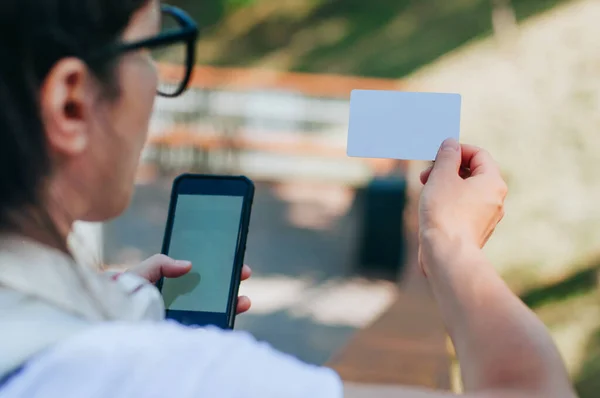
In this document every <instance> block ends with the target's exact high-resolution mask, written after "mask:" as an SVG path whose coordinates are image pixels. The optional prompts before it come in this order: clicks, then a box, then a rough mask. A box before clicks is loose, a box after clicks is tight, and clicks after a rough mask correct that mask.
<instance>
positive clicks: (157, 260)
mask: <svg viewBox="0 0 600 398" xmlns="http://www.w3.org/2000/svg"><path fill="white" fill-rule="evenodd" d="M191 269H192V263H190V262H189V261H185V260H175V259H172V258H171V257H169V256H166V255H164V254H156V255H154V256H152V257H150V258H148V259H146V260H144V261H142V262H141V263H140V264H138V265H136V266H134V267H132V268H130V269H129V270H128V272H132V273H134V274H136V275H138V276H140V277H142V278H144V279H147V280H148V281H149V282H150V283H156V282H158V280H159V279H160V278H162V277H166V278H178V277H180V276H183V275H185V274H187V273H188V272H190V270H191ZM251 275H252V269H251V268H250V267H249V266H248V265H245V264H244V267H243V268H242V278H241V280H242V281H245V280H247V279H248V278H250V276H251ZM251 305H252V303H251V301H250V299H249V298H248V297H246V296H240V297H238V301H237V313H238V314H242V313H244V312H246V311H248V310H249V309H250V306H251Z"/></svg>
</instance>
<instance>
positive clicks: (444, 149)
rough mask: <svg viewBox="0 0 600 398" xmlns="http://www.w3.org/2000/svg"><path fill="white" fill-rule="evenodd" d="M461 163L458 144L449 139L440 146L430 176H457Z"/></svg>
mask: <svg viewBox="0 0 600 398" xmlns="http://www.w3.org/2000/svg"><path fill="white" fill-rule="evenodd" d="M461 162H462V156H461V151H460V144H459V143H458V141H456V140H454V139H452V138H449V139H447V140H445V141H444V142H443V143H442V145H441V146H440V150H439V151H438V153H437V156H436V158H435V163H434V164H433V169H432V170H431V175H432V176H436V175H453V176H455V175H457V174H458V170H459V169H460V165H461Z"/></svg>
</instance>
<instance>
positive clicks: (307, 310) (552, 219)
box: [91, 0, 600, 397]
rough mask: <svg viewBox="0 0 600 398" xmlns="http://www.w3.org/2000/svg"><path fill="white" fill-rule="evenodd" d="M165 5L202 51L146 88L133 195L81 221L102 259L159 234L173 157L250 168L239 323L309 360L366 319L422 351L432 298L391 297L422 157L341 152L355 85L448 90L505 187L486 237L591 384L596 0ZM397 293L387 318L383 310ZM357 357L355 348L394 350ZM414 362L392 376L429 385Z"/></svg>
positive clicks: (599, 345)
mask: <svg viewBox="0 0 600 398" xmlns="http://www.w3.org/2000/svg"><path fill="white" fill-rule="evenodd" d="M171 4H173V5H177V6H180V7H182V8H184V9H186V10H187V11H188V12H189V13H191V14H192V15H193V16H194V18H195V19H196V20H198V21H199V22H200V24H201V37H200V40H199V42H198V46H197V51H198V56H197V58H198V67H197V69H196V70H195V73H194V77H193V79H192V86H191V89H190V90H189V91H188V92H187V93H186V94H185V95H184V96H182V97H181V98H179V99H175V100H166V99H165V100H163V99H159V100H158V102H157V105H156V113H155V117H154V119H153V121H152V127H151V131H150V138H149V141H148V145H147V147H146V149H145V151H144V156H143V162H142V165H141V167H140V170H139V176H138V177H139V178H138V188H137V192H136V195H135V198H134V200H133V203H132V206H131V208H130V209H129V210H128V211H127V213H126V214H124V215H123V216H122V217H121V218H119V219H118V220H116V221H114V222H112V223H110V224H107V225H103V226H100V229H92V230H91V231H92V233H97V232H100V233H99V234H98V235H96V237H97V238H98V240H96V242H98V243H99V245H98V247H99V248H101V249H100V250H101V252H102V253H101V254H102V257H103V259H104V261H105V262H106V263H108V264H134V263H136V262H138V261H141V260H143V259H144V258H146V257H147V256H150V255H152V254H154V253H156V252H158V251H159V250H160V246H161V241H162V234H163V228H164V222H165V220H166V215H167V205H168V199H169V191H170V185H171V182H172V178H173V177H174V176H175V175H177V173H179V172H182V171H196V172H203V173H216V174H245V175H247V176H249V177H251V178H252V179H253V180H254V181H255V182H256V184H257V193H256V199H255V202H254V210H253V215H252V222H251V232H250V235H249V241H248V249H247V254H246V260H247V262H248V263H250V264H251V265H252V266H253V269H254V271H255V273H254V275H253V277H252V279H251V280H250V281H248V282H246V283H244V284H243V286H242V293H244V294H247V295H249V296H251V297H252V299H253V308H252V310H251V311H250V313H248V314H246V315H243V316H240V317H238V320H237V327H238V328H239V329H243V330H248V331H250V332H252V333H253V334H254V335H255V336H256V337H257V338H259V339H261V340H266V341H268V342H269V343H271V344H272V345H274V346H275V347H277V348H279V349H282V350H284V351H286V352H289V353H291V354H294V355H296V356H298V357H300V358H301V359H303V360H305V361H308V362H311V363H317V364H324V363H329V362H330V361H332V360H333V359H332V358H338V357H340V355H341V356H342V359H340V360H339V361H342V362H343V361H344V359H343V358H344V357H343V353H344V350H346V349H348V348H347V347H348V346H349V345H351V344H352V343H353V342H354V341H355V339H356V338H355V337H353V336H357V333H358V335H360V333H361V331H362V333H365V331H368V330H369V328H373V327H375V326H376V325H379V326H377V327H378V328H379V329H378V330H380V332H378V333H383V334H379V335H377V336H376V337H373V339H374V340H376V341H377V342H378V343H376V345H377V347H379V349H380V351H379V352H384V351H385V352H395V353H397V355H402V353H403V352H404V351H402V350H405V351H407V350H408V351H410V350H411V347H413V348H414V350H413V351H411V352H417V351H415V350H417V348H418V347H417V346H419V344H421V343H422V341H421V340H419V343H416V341H417V340H416V339H417V337H415V335H416V334H420V335H423V336H428V335H429V334H428V332H427V333H421V332H419V333H417V332H414V330H416V329H414V330H412V329H410V328H411V327H416V326H414V325H416V324H417V317H424V318H426V317H435V316H437V315H436V313H435V311H431V310H430V309H427V310H423V311H420V310H419V311H405V312H402V310H401V309H402V308H408V307H409V306H408V305H406V304H404V306H402V303H403V302H404V303H406V301H403V300H408V299H407V298H406V297H408V296H410V297H413V298H414V297H421V296H419V294H423V295H424V296H423V297H428V296H427V294H426V293H420V291H421V290H423V289H426V284H425V283H423V281H422V280H420V276H419V275H418V272H415V260H414V259H415V245H414V239H413V238H414V232H415V230H414V229H415V223H414V203H415V198H417V197H418V190H419V184H418V182H417V180H416V178H415V176H416V175H418V172H419V171H420V169H421V167H422V166H423V164H416V163H408V164H407V163H404V162H397V161H387V160H377V161H376V160H367V159H355V158H348V157H346V155H345V143H346V134H347V122H348V105H349V102H348V101H349V95H350V91H351V90H352V89H356V88H373V89H392V90H411V91H438V92H439V91H441V92H458V93H461V94H462V96H463V111H462V127H461V131H462V132H461V134H462V140H463V141H464V142H469V143H473V144H477V145H482V146H484V147H485V148H487V149H489V150H490V151H491V152H492V153H493V155H494V156H495V157H496V159H497V160H498V162H499V163H500V165H501V167H502V169H503V172H504V176H505V178H506V180H507V182H508V185H509V188H510V196H509V199H508V202H507V215H506V218H505V220H504V221H503V222H502V224H501V226H500V227H499V228H498V230H497V232H496V235H495V237H494V239H493V240H492V241H491V242H490V244H489V247H488V248H487V251H488V254H489V256H490V258H491V259H492V260H493V262H494V264H495V265H496V266H497V267H498V269H499V270H500V272H502V274H503V276H504V277H505V278H506V280H507V281H508V282H509V284H510V286H511V287H512V288H513V289H514V290H515V291H516V292H517V293H518V294H520V295H521V297H522V298H523V299H524V300H525V301H526V303H527V304H528V305H530V306H531V307H532V308H533V309H534V310H535V311H536V312H537V313H538V315H539V316H541V318H542V319H543V320H544V321H545V322H546V324H547V325H548V326H549V327H550V329H551V331H552V333H553V336H554V338H555V339H556V342H557V343H558V345H559V347H560V349H561V352H562V354H563V356H564V358H565V360H566V362H567V365H568V368H569V371H570V373H571V375H572V377H573V381H574V382H575V384H576V386H577V388H578V389H579V391H580V393H581V396H582V397H595V396H597V391H598V390H599V389H600V297H599V296H598V294H597V289H598V281H599V280H600V279H599V278H598V267H600V43H599V42H598V38H599V37H600V23H599V21H600V2H598V1H596V0H572V1H567V0H563V1H560V0H512V1H511V0H371V1H364V0H254V1H252V0H246V1H243V0H238V1H233V0H229V1H224V0H221V1H216V0H205V1H199V0H179V1H176V0H171ZM164 57H165V59H164V65H163V66H162V67H169V66H170V67H173V65H172V64H173V62H174V61H173V59H174V57H173V56H172V55H171V56H169V55H168V54H166V55H165V56H164ZM415 295H417V296H415ZM427 299H428V300H429V298H427ZM423 300H425V298H424V299H423ZM416 302H419V300H416ZM395 306H396V307H395ZM394 308H396V310H394ZM398 308H400V309H398ZM390 311H395V312H394V313H393V317H394V319H395V322H388V323H385V322H384V323H381V322H380V323H378V319H379V318H380V316H384V317H385V314H386V313H387V314H388V316H389V314H390ZM422 321H423V320H419V322H422ZM423 322H424V321H423ZM424 324H427V325H428V323H424ZM411 325H413V326H411ZM431 327H434V326H431ZM435 327H437V328H439V329H440V333H442V334H443V329H441V328H440V327H439V325H438V326H435ZM385 328H388V329H394V330H392V331H391V332H389V333H388V334H385V333H387V332H386V331H385V330H386V329H385ZM407 328H408V329H407ZM405 329H406V330H409V331H407V332H406V333H404V332H403V330H405ZM382 330H383V331H382ZM410 330H412V331H410ZM392 332H394V333H396V334H394V333H392ZM403 333H404V334H403ZM411 333H412V334H411ZM383 336H386V337H383ZM390 336H396V337H393V338H392V337H390ZM402 336H404V340H402V338H403V337H402ZM407 336H408V337H407ZM419 338H421V337H419ZM373 344H375V343H373ZM419 347H420V346H419ZM443 347H446V346H445V344H443ZM444 349H445V348H444ZM408 351H407V352H408ZM450 351H451V350H446V352H447V353H448V352H450ZM419 352H420V351H419ZM423 352H425V351H423ZM382 355H383V354H382ZM423 355H425V354H423ZM448 355H450V354H448ZM361 358H362V357H360V355H359V354H356V358H350V359H348V361H350V362H352V361H354V363H359V362H361V361H362V362H364V363H367V362H368V363H370V364H378V365H372V366H375V367H376V366H381V367H382V368H383V367H385V366H386V365H385V363H383V362H385V361H383V360H382V361H378V358H379V357H378V356H377V355H376V354H371V356H369V357H368V358H363V359H361ZM379 362H382V363H379ZM337 364H338V368H339V369H342V370H344V369H345V370H346V371H347V373H346V374H351V373H352V371H351V370H349V369H350V367H351V366H350V365H346V364H344V363H340V362H337ZM388 366H389V364H388ZM446 368H447V369H446V370H447V372H446V373H447V374H453V373H455V372H453V371H452V369H453V368H452V366H446ZM419 369H421V368H419ZM427 369H428V368H426V367H423V368H422V369H421V370H422V372H428V371H429V372H432V371H430V370H427ZM421 370H419V371H421ZM385 371H388V373H389V372H390V370H389V369H384V370H381V371H379V372H380V373H379V374H384V373H385ZM340 372H341V374H342V376H343V377H344V374H345V373H344V372H343V371H340ZM409 373H410V372H409ZM348 377H350V376H348ZM419 377H421V376H419V375H417V372H416V371H415V377H414V378H413V379H411V380H403V381H405V382H409V383H412V384H429V385H431V384H435V383H433V382H428V381H427V380H429V379H427V378H426V377H425V376H423V377H421V378H419ZM436 377H437V376H436ZM378 381H381V382H390V380H387V379H386V380H383V379H381V380H378ZM442 384H443V383H442ZM451 386H452V387H453V388H457V387H456V383H455V382H453V383H451Z"/></svg>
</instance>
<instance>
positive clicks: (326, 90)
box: [158, 63, 405, 98]
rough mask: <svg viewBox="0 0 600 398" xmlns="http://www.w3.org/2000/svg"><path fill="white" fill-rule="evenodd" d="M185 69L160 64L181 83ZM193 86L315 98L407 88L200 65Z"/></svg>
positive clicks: (167, 76) (395, 82)
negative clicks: (354, 91) (283, 93)
mask: <svg viewBox="0 0 600 398" xmlns="http://www.w3.org/2000/svg"><path fill="white" fill-rule="evenodd" d="M182 68H183V67H182V66H180V65H172V64H165V63H163V64H160V65H159V66H158V69H159V72H160V75H161V78H162V79H163V80H171V81H177V82H178V81H179V80H180V79H181V76H182V75H183V72H182ZM190 87H192V88H199V89H219V90H232V91H256V90H259V91H260V90H276V91H283V92H286V91H287V92H292V93H297V94H302V95H307V96H311V97H330V98H349V97H350V93H351V91H352V90H355V89H370V90H400V89H403V88H405V84H404V83H403V82H402V81H400V80H394V79H378V78H365V77H359V76H342V75H334V74H312V73H295V72H282V71H275V70H268V69H250V68H217V67H212V66H196V67H195V68H194V71H193V74H192V79H191V81H190Z"/></svg>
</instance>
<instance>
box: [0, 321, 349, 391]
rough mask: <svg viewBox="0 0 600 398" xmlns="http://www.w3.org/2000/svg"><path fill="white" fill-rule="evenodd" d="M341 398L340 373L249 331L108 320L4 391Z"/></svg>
mask: <svg viewBox="0 0 600 398" xmlns="http://www.w3.org/2000/svg"><path fill="white" fill-rule="evenodd" d="M4 394H7V395H6V396H7V397H13V396H15V397H16V396H32V397H35V396H38V394H39V395H40V396H41V395H43V396H54V395H57V396H65V397H68V396H79V397H81V396H87V397H105V396H111V397H115V398H119V397H130V396H157V397H159V396H169V397H184V398H187V397H195V396H219V397H234V396H235V397H253V396H261V397H265V398H269V397H271V396H290V397H295V396H314V397H323V398H325V397H327V398H329V397H332V398H333V397H341V396H342V387H341V382H340V380H339V377H338V376H337V375H336V374H335V373H334V372H333V371H331V370H329V369H326V368H321V367H317V366H313V365H308V364H305V363H303V362H301V361H299V360H298V359H296V358H294V357H291V356H289V355H286V354H283V353H281V352H278V351H276V350H274V349H272V348H271V347H270V346H269V345H267V344H265V343H261V342H258V341H256V340H255V339H254V338H253V337H252V336H251V335H250V334H248V333H245V332H231V331H223V330H219V329H216V328H201V329H193V328H187V327H183V326H181V325H178V324H175V323H172V322H147V323H117V322H115V323H106V324H103V325H99V326H98V327H94V328H92V329H90V330H88V331H85V332H83V333H80V334H78V335H76V336H74V337H72V338H70V339H68V340H66V341H64V342H62V343H61V344H58V345H57V346H55V347H53V348H52V349H51V350H49V351H48V352H46V353H44V354H43V355H41V356H39V357H38V358H34V359H33V360H32V361H31V362H30V363H29V364H27V366H26V367H25V368H24V369H23V371H22V372H21V373H20V374H19V375H17V377H15V378H14V380H13V381H11V383H9V384H8V385H7V386H6V387H5V389H3V390H0V397H3V396H5V395H4Z"/></svg>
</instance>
